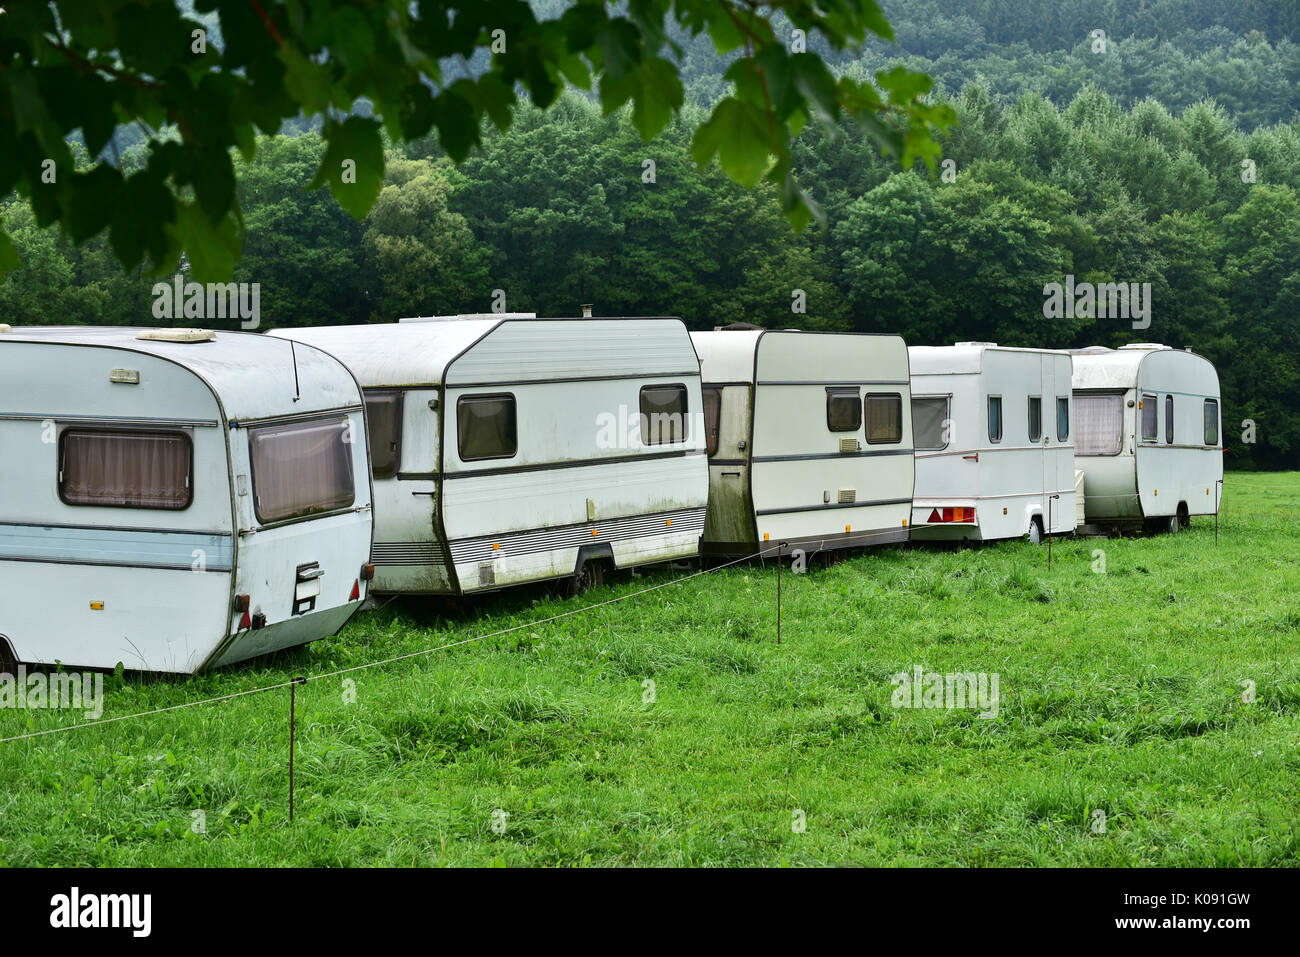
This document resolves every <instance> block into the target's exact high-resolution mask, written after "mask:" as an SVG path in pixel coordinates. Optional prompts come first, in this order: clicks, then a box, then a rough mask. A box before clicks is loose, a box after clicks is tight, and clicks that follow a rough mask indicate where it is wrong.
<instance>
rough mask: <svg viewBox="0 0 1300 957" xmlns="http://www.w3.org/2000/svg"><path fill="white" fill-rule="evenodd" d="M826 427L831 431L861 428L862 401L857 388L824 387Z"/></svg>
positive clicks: (849, 430)
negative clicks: (859, 398)
mask: <svg viewBox="0 0 1300 957" xmlns="http://www.w3.org/2000/svg"><path fill="white" fill-rule="evenodd" d="M826 428H828V429H830V430H831V431H832V432H856V431H858V429H860V428H862V403H861V402H859V401H858V390H857V389H843V388H840V389H837V388H835V387H833V386H832V387H828V388H827V389H826Z"/></svg>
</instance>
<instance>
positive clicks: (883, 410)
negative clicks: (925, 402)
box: [863, 392, 903, 445]
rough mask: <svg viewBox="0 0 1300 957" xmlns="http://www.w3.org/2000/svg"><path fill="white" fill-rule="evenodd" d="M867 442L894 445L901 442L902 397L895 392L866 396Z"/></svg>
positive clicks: (864, 403)
mask: <svg viewBox="0 0 1300 957" xmlns="http://www.w3.org/2000/svg"><path fill="white" fill-rule="evenodd" d="M863 405H864V406H865V407H866V410H867V412H866V416H867V442H868V443H870V444H871V445H894V444H896V443H898V442H901V441H903V397H902V396H901V395H899V394H898V393H896V392H889V393H883V394H871V393H868V394H867V398H866V399H865V400H864V402H863Z"/></svg>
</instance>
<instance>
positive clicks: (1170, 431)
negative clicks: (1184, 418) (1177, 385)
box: [1165, 394, 1174, 445]
mask: <svg viewBox="0 0 1300 957" xmlns="http://www.w3.org/2000/svg"><path fill="white" fill-rule="evenodd" d="M1173 444H1174V397H1173V395H1172V394H1166V395H1165V445H1173Z"/></svg>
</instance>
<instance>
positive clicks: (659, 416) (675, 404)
mask: <svg viewBox="0 0 1300 957" xmlns="http://www.w3.org/2000/svg"><path fill="white" fill-rule="evenodd" d="M686 411H687V410H686V386H684V385H647V386H643V387H642V388H641V442H642V443H643V444H644V445H671V444H673V443H674V442H685V441H686V433H687V428H686Z"/></svg>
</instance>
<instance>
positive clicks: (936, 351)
mask: <svg viewBox="0 0 1300 957" xmlns="http://www.w3.org/2000/svg"><path fill="white" fill-rule="evenodd" d="M989 351H993V352H1033V353H1042V352H1054V351H1056V350H1053V349H1034V348H1027V347H1021V346H1000V345H998V344H997V343H996V342H956V343H953V344H952V345H951V346H909V347H908V349H907V355H908V358H909V360H910V362H911V367H912V375H952V374H963V373H977V372H980V371H981V370H982V369H983V366H984V353H986V352H989Z"/></svg>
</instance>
